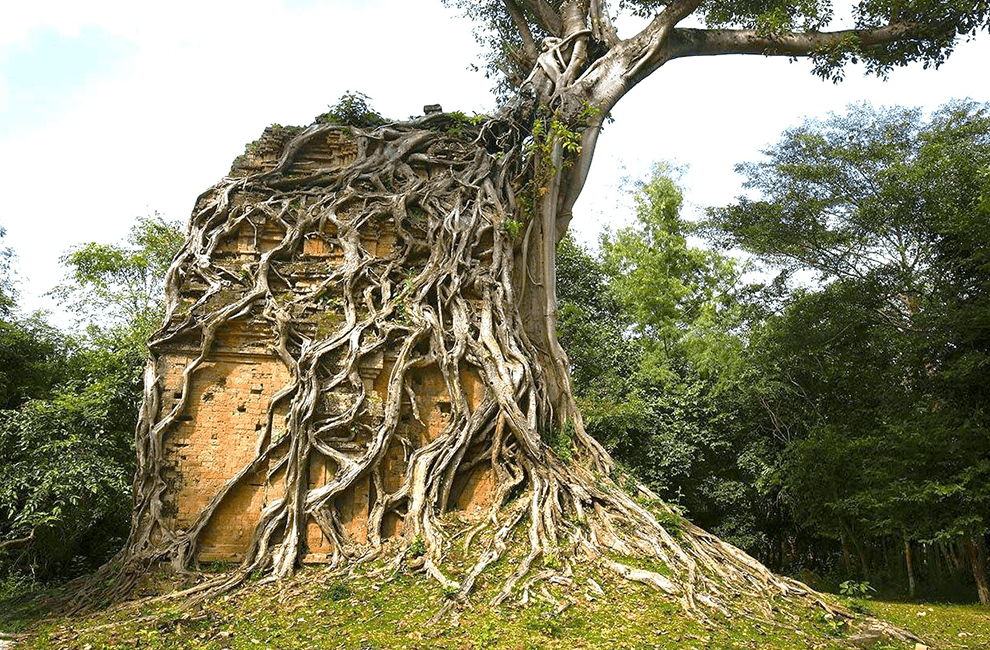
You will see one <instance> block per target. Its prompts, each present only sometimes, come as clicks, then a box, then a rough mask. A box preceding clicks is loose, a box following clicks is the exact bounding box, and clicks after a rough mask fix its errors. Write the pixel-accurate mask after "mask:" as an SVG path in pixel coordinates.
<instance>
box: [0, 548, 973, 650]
mask: <svg viewBox="0 0 990 650" xmlns="http://www.w3.org/2000/svg"><path fill="white" fill-rule="evenodd" d="M215 568H218V569H223V568H224V567H215ZM570 579H571V583H570V584H544V585H540V584H536V585H534V586H533V587H532V588H531V589H530V590H528V593H527V594H526V595H525V596H524V595H523V594H522V593H520V594H519V597H518V598H515V599H513V600H512V601H510V602H509V603H507V604H504V605H501V606H497V607H492V606H490V605H488V604H487V603H488V600H489V599H490V598H491V597H492V596H493V595H494V594H495V593H497V591H498V589H499V588H500V585H501V581H500V580H499V579H498V576H493V578H492V579H489V580H488V581H487V582H486V583H485V584H481V585H479V588H478V591H477V592H476V593H475V595H474V596H473V597H472V598H471V600H470V602H469V603H468V604H467V605H466V606H463V607H461V606H457V607H450V608H449V609H448V610H446V611H445V613H444V614H443V615H442V616H441V617H440V618H439V619H438V618H437V613H438V612H439V611H442V610H444V608H445V606H448V605H450V604H451V600H450V599H449V597H450V594H449V593H445V592H444V590H443V589H442V587H441V586H440V585H439V584H438V583H437V582H436V581H433V580H430V579H429V578H427V577H425V576H423V575H421V574H409V573H399V574H397V575H396V576H395V577H394V578H393V579H391V580H387V581H383V580H382V579H380V578H375V579H371V578H368V577H353V578H349V579H341V578H340V576H338V575H335V574H333V573H332V572H330V571H328V570H325V569H322V568H319V567H309V568H306V569H304V570H303V571H301V572H300V573H299V574H298V575H297V576H295V577H293V578H292V579H291V580H290V581H288V582H285V583H282V584H277V583H273V582H268V583H265V582H263V581H255V582H249V583H248V584H247V585H246V586H244V587H243V588H242V589H240V590H238V591H236V592H235V593H233V594H231V595H228V596H223V597H219V598H215V599H211V600H207V601H204V602H202V603H199V604H197V605H195V606H193V607H184V606H182V603H181V602H180V601H178V600H176V599H174V598H173V599H170V598H169V597H167V596H166V597H164V598H162V597H159V598H154V599H152V598H145V599H144V600H140V601H135V602H132V603H127V604H123V605H117V606H114V607H111V608H108V609H105V610H102V611H96V612H91V613H89V614H84V615H77V616H60V615H57V614H53V613H52V612H51V611H50V610H48V611H46V610H45V605H44V598H45V597H51V595H52V594H51V593H48V594H41V593H34V594H24V593H22V594H20V595H16V596H12V597H8V599H7V600H6V601H5V602H3V603H0V608H2V610H0V630H5V631H8V632H19V633H21V634H24V635H25V636H23V637H21V638H20V639H19V642H20V644H19V646H18V647H20V648H25V649H26V648H78V649H89V650H96V649H98V648H134V647H140V648H169V649H171V648H197V649H198V648H204V649H215V650H222V649H225V648H226V649H230V650H234V649H237V648H245V649H252V650H254V649H259V648H279V649H282V648H355V649H358V648H360V649H372V648H383V649H384V648H397V649H398V648H410V649H412V648H458V649H461V648H470V649H480V648H505V649H512V650H517V649H530V648H636V649H639V648H643V649H646V648H678V649H683V650H687V649H691V648H695V649H698V650H701V649H711V648H726V649H729V648H752V649H758V648H764V649H778V648H779V649H785V648H787V649H791V648H814V649H816V650H824V649H829V648H847V647H850V630H849V628H848V626H845V625H841V624H839V623H837V622H835V621H834V619H831V618H830V617H828V616H827V615H826V614H825V613H824V612H823V611H821V610H812V609H810V608H809V609H805V610H803V611H800V612H794V611H787V610H786V609H785V608H775V609H774V610H773V619H769V618H768V619H767V620H764V621H757V620H754V619H752V618H749V617H746V616H742V615H739V616H736V617H733V618H731V619H730V618H724V617H722V618H713V619H712V620H710V621H709V622H708V623H707V624H703V623H701V622H699V621H698V620H696V619H693V618H691V617H689V616H687V615H685V614H684V613H683V611H682V610H681V608H680V607H679V606H678V605H677V604H676V603H672V602H670V601H668V600H665V599H664V598H663V597H661V596H660V595H658V594H657V592H656V591H654V590H652V589H649V588H648V587H645V586H642V585H639V584H636V583H632V582H629V581H625V580H619V579H617V578H616V577H615V574H614V573H612V572H611V571H607V570H599V569H598V568H597V567H596V566H594V565H592V564H590V563H583V564H580V565H578V567H577V570H576V571H575V573H574V574H573V576H571V578H570ZM174 586H175V585H174V583H170V582H169V581H167V580H165V579H164V578H162V579H159V580H157V581H150V582H149V584H148V585H146V587H145V588H146V590H153V589H156V588H157V589H169V588H173V587H174ZM146 593H147V591H146ZM521 599H525V600H526V601H527V602H525V603H523V602H520V600H521ZM782 604H783V603H782ZM844 604H845V605H846V606H848V605H850V604H852V605H854V609H863V608H865V609H866V611H868V612H869V613H872V614H875V615H877V616H878V617H880V618H885V619H887V620H890V621H891V622H893V623H895V624H897V625H899V626H901V627H904V628H907V629H911V630H913V631H915V632H917V633H920V634H921V636H922V637H923V638H925V640H926V641H927V642H928V643H930V647H931V648H990V612H988V611H987V610H986V609H985V608H979V607H976V606H960V605H916V604H905V603H886V602H859V603H850V602H849V601H846V602H845V603H844ZM45 616H51V618H47V619H46V618H45ZM874 647H878V648H887V649H900V648H904V649H906V650H912V649H913V648H914V643H893V642H887V643H882V644H880V645H877V646H874Z"/></svg>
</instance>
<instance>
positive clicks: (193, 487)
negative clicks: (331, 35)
mask: <svg viewBox="0 0 990 650" xmlns="http://www.w3.org/2000/svg"><path fill="white" fill-rule="evenodd" d="M285 137H286V135H285V134H284V133H281V132H280V130H279V129H274V128H273V129H268V130H266V132H265V135H264V136H263V137H262V138H261V140H259V141H258V142H257V143H255V144H254V145H253V146H252V147H250V148H249V153H248V154H246V155H245V156H242V157H240V158H239V159H238V160H237V161H235V164H234V168H233V170H232V174H233V175H239V174H244V173H247V172H253V171H258V170H261V169H264V168H265V167H266V166H271V165H273V164H274V162H275V156H276V155H277V152H279V151H281V147H282V140H283V139H285ZM354 151H355V150H354V145H353V143H352V142H349V141H348V139H347V137H346V133H345V130H344V129H341V130H340V131H339V132H331V133H330V135H329V136H327V138H326V140H325V141H320V142H315V143H314V144H313V146H312V147H311V148H310V149H308V150H307V151H305V152H304V154H303V155H302V156H300V158H299V160H298V161H297V162H296V163H295V165H294V169H295V170H296V171H297V172H298V173H300V174H305V173H308V172H309V171H310V170H312V169H313V168H315V167H317V166H320V165H324V166H325V165H336V164H346V163H347V162H349V161H350V160H351V159H353V156H354ZM259 214H260V213H259ZM284 235H285V231H284V229H283V228H282V227H280V226H279V225H278V224H277V223H271V222H270V221H269V220H267V219H265V218H263V217H261V216H258V217H257V218H254V217H252V219H251V220H250V221H249V222H247V223H243V224H241V225H240V227H238V228H235V229H231V230H230V232H229V233H227V235H226V237H225V238H224V239H223V240H222V241H220V242H219V245H218V246H217V248H216V253H215V259H214V260H213V261H214V263H215V264H217V265H218V266H220V267H222V268H224V269H226V270H227V271H229V272H230V273H232V274H237V273H241V272H243V271H242V269H243V268H244V265H245V263H246V262H251V261H257V260H258V259H259V258H260V256H261V255H262V254H263V253H266V252H268V251H272V250H273V249H275V248H277V247H278V246H279V244H280V242H281V240H282V238H283V237H284ZM335 235H336V233H335V232H334V230H333V226H332V225H330V226H327V227H326V228H325V229H324V231H323V232H314V233H310V234H308V235H307V237H306V238H305V240H304V241H303V242H302V243H301V246H300V249H299V250H298V251H295V252H294V254H293V255H291V257H289V258H288V259H287V260H286V261H284V262H276V263H277V264H281V266H280V267H279V274H280V275H281V276H282V277H283V278H285V281H286V286H285V287H283V288H282V290H283V291H284V293H285V295H286V296H287V298H289V299H291V298H292V297H293V296H299V295H303V294H305V293H307V292H309V291H311V290H312V289H313V287H316V286H318V285H319V284H320V283H321V282H323V281H324V280H326V278H327V277H328V276H329V274H330V270H332V269H333V268H334V267H335V266H337V265H340V264H342V263H343V261H344V260H343V252H342V250H341V248H340V245H339V242H336V240H335ZM398 243H399V242H397V237H396V235H395V232H394V226H390V221H389V219H388V218H387V217H383V218H381V219H379V220H373V221H371V222H369V224H368V225H367V227H365V228H362V231H361V237H360V245H361V247H362V249H363V250H364V251H366V252H367V253H368V254H370V255H376V256H379V257H386V256H388V255H389V254H390V252H391V251H392V250H393V247H394V246H396V245H398ZM181 293H182V297H183V301H184V304H185V305H186V308H187V309H197V310H200V312H202V313H208V312H209V311H210V310H216V309H220V308H223V307H224V306H225V305H226V304H229V303H231V302H233V299H234V298H235V296H232V295H227V294H225V292H223V291H219V292H217V291H214V292H212V293H209V291H208V288H207V287H205V286H197V285H194V284H189V283H187V284H185V285H183V286H182V289H181ZM207 295H209V296H210V297H209V298H207V299H206V300H205V302H204V301H202V300H201V298H203V297H204V296H207ZM300 309H301V311H300V312H299V313H298V314H294V316H295V317H297V319H298V327H299V330H300V331H301V332H303V333H304V334H305V335H306V336H309V337H312V338H313V339H314V340H317V339H320V338H321V337H326V336H331V335H332V334H333V332H334V330H335V329H336V327H337V326H338V325H340V324H341V323H342V320H343V315H342V313H341V311H340V306H339V305H338V304H335V301H334V300H332V299H330V300H328V301H326V302H325V303H321V304H319V305H313V304H308V305H302V306H301V307H300ZM187 313H188V312H187ZM174 317H175V318H183V317H185V314H183V313H178V314H176V315H175V316H174ZM276 345H277V341H276V335H275V331H274V329H273V326H272V324H271V321H270V319H268V318H265V317H264V315H263V314H258V313H255V312H248V313H245V314H243V315H241V316H240V317H238V318H236V319H235V320H233V321H232V322H231V323H230V324H229V325H227V326H225V327H224V328H222V329H221V330H220V331H218V332H217V335H216V339H215V341H214V343H213V345H212V346H211V347H210V349H209V351H208V353H207V355H206V356H205V358H204V361H203V363H201V364H200V365H199V366H198V367H197V368H196V369H195V371H194V372H193V375H192V377H191V382H190V384H189V393H190V394H189V395H187V396H184V395H183V394H182V385H183V382H182V379H183V376H182V375H183V371H184V369H185V368H186V367H187V366H188V364H189V363H190V362H191V361H192V360H193V358H194V355H195V354H198V346H199V341H190V342H189V345H188V346H185V347H184V346H182V345H173V346H172V347H170V348H167V349H166V350H165V353H164V354H163V355H162V356H161V357H160V361H159V367H158V373H159V376H160V380H161V382H162V384H163V386H164V388H165V390H164V396H165V399H164V400H163V403H162V404H161V407H160V408H161V412H162V413H165V412H168V411H170V410H171V409H173V408H175V407H176V406H181V407H182V414H181V416H180V417H179V418H178V421H177V423H176V424H175V425H174V426H173V427H172V429H171V430H169V431H168V432H167V434H166V436H165V438H164V444H165V450H166V452H165V454H166V470H165V474H166V482H167V485H168V490H167V493H166V494H165V495H164V497H163V503H164V508H165V514H166V516H167V518H168V520H169V524H170V526H171V527H172V528H173V529H175V530H188V529H190V528H191V527H194V526H203V532H202V535H201V536H200V543H199V545H198V554H197V557H198V558H199V560H201V561H211V560H221V561H238V560H240V559H242V558H243V556H244V553H245V551H246V550H247V548H248V546H249V544H250V542H251V538H252V535H253V533H254V531H255V527H256V525H257V524H258V522H259V520H260V517H261V513H262V510H263V509H264V508H265V507H266V505H268V504H270V503H271V502H273V501H274V500H277V499H280V498H282V496H283V491H284V469H282V468H281V467H279V466H277V463H276V466H274V467H272V466H269V464H268V463H255V462H254V459H255V458H256V456H257V454H258V452H259V450H260V449H261V448H262V446H263V445H266V444H267V443H268V441H269V439H271V440H277V439H278V437H279V436H281V435H283V434H284V432H285V428H286V418H287V416H288V413H287V406H286V405H287V404H288V402H289V400H288V399H286V396H287V395H288V394H289V392H290V391H291V390H292V382H293V376H292V372H291V371H290V369H289V368H288V367H287V366H286V365H285V364H284V363H283V362H282V360H281V359H280V358H279V357H278V356H277V355H276V353H275V351H274V348H275V346H276ZM393 360H394V357H391V356H390V355H389V354H388V353H385V354H382V355H378V356H377V357H376V358H374V359H371V360H365V362H364V363H363V365H362V367H361V372H360V374H361V381H362V382H363V383H364V385H365V389H366V390H367V392H368V394H369V395H372V396H373V397H372V398H371V402H372V407H371V409H370V411H371V412H370V413H368V414H366V415H365V416H364V419H365V420H366V422H364V424H367V425H368V427H374V426H375V425H376V422H375V417H376V414H375V405H376V404H377V405H378V410H379V411H380V410H381V409H380V405H381V404H382V403H383V401H384V400H385V399H386V398H387V385H388V379H389V375H390V372H391V366H392V364H393ZM465 376H466V378H467V379H466V380H465V385H464V387H463V388H464V389H465V391H466V393H467V395H468V396H469V401H471V402H472V403H473V404H478V403H479V402H480V401H481V399H482V397H483V395H482V392H483V390H484V389H483V387H482V385H481V382H480V380H479V378H478V377H477V376H476V375H473V374H471V373H465ZM411 384H412V388H413V391H414V392H415V395H416V404H415V407H416V408H415V409H412V408H409V409H403V412H404V413H411V412H416V413H418V415H419V418H418V419H417V418H415V417H408V418H406V419H404V420H403V421H402V422H401V424H400V432H401V434H402V437H403V438H405V440H407V441H408V442H409V443H410V444H411V445H413V446H414V447H419V446H421V445H424V444H426V443H428V442H429V441H431V440H433V439H435V438H436V437H437V436H438V435H440V434H441V432H442V431H443V430H444V427H445V426H446V425H447V423H448V421H449V414H450V410H451V409H450V401H449V399H450V398H449V395H448V393H447V387H446V385H445V384H444V382H443V380H442V376H441V374H440V373H439V371H438V370H437V369H436V368H430V367H426V368H420V369H416V370H415V371H413V373H412V375H411ZM375 396H377V397H375ZM183 398H185V399H184V400H183ZM349 399H350V396H349V395H348V394H346V392H345V393H342V394H340V395H339V396H337V397H336V398H335V399H330V400H326V401H327V403H324V404H320V405H319V408H320V409H322V411H323V412H324V413H334V412H340V411H341V410H343V409H346V408H348V407H349V406H350V401H349ZM406 399H407V400H408V397H407V398H406ZM376 400H377V402H376ZM378 415H380V413H379V414H378ZM269 436H270V438H269ZM368 439H370V435H369V433H368V432H367V431H365V430H363V429H361V430H356V431H354V437H353V440H352V441H351V443H349V444H352V445H353V446H354V447H355V448H359V447H360V445H361V443H362V442H365V441H367V440H368ZM411 451H412V450H411V449H410V448H408V447H407V445H405V444H404V443H403V442H401V441H400V440H398V439H395V440H393V441H392V443H391V446H390V448H389V449H388V451H387V454H386V460H385V461H384V466H383V472H382V477H383V479H382V480H383V486H382V487H383V489H385V490H387V491H394V490H395V489H396V488H398V487H399V485H400V484H401V481H402V478H403V476H404V473H405V471H406V467H407V461H408V459H409V455H410V453H411ZM336 469H337V468H336V467H335V466H334V463H333V461H331V460H329V459H325V458H322V457H319V456H317V455H315V454H314V456H313V457H312V459H311V461H310V464H309V486H310V488H311V489H317V488H319V487H321V486H323V485H326V484H327V483H328V481H331V480H332V479H333V476H334V473H335V472H336ZM235 479H236V480H235ZM374 489H375V486H374V481H373V480H372V478H371V477H370V476H369V477H365V478H364V479H362V480H360V481H358V482H357V483H356V485H355V486H354V487H353V488H352V489H350V490H348V491H346V492H345V493H343V494H341V495H339V496H338V497H337V498H336V499H335V502H334V505H335V507H336V513H337V519H338V522H339V532H340V534H341V535H342V536H343V538H344V539H345V541H346V542H349V543H351V544H358V545H360V544H365V543H367V541H368V529H367V518H368V514H369V512H368V509H369V497H370V495H371V494H372V490H374ZM491 490H492V480H491V472H490V467H489V466H487V465H484V464H482V465H479V466H477V467H476V468H474V469H473V470H472V471H470V472H465V473H464V474H463V475H459V476H457V477H456V478H455V480H454V484H453V486H452V489H451V495H452V497H451V501H452V503H453V504H455V506H456V508H457V509H459V510H460V511H461V516H462V517H465V518H477V517H479V516H481V515H482V513H483V512H485V511H486V509H487V507H488V506H489V505H490V499H491ZM214 500H219V504H220V505H219V507H218V508H217V510H216V512H215V513H214V514H213V516H212V517H210V518H209V520H208V521H200V520H199V517H200V513H201V512H202V511H203V510H204V507H205V506H206V505H207V504H208V503H210V502H211V501H214ZM401 532H402V522H401V520H400V519H399V517H397V516H396V515H390V516H389V517H388V518H386V519H385V521H384V525H383V534H384V535H386V536H388V535H398V534H401ZM306 544H307V547H308V548H307V553H306V555H305V557H304V559H305V560H306V561H309V562H323V561H327V560H328V559H329V558H328V555H327V554H328V551H329V549H330V547H329V544H328V543H327V540H326V538H325V536H324V533H323V531H322V530H321V528H320V526H318V525H317V523H316V522H315V521H312V520H311V521H310V522H309V526H308V530H307V535H306Z"/></svg>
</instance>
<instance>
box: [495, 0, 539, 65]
mask: <svg viewBox="0 0 990 650" xmlns="http://www.w3.org/2000/svg"><path fill="white" fill-rule="evenodd" d="M503 3H504V4H505V10H506V11H507V12H509V16H510V17H511V18H512V22H513V23H515V25H516V29H518V30H519V36H520V37H521V38H522V41H523V47H524V48H525V51H526V58H527V59H529V60H530V62H533V61H536V57H538V56H539V55H540V51H539V48H538V47H537V46H536V40H535V39H534V38H533V32H532V31H530V29H529V23H527V22H526V17H525V16H523V13H522V9H520V8H519V5H517V4H516V2H515V0H503Z"/></svg>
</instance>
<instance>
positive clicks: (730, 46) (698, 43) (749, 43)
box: [671, 23, 920, 58]
mask: <svg viewBox="0 0 990 650" xmlns="http://www.w3.org/2000/svg"><path fill="white" fill-rule="evenodd" d="M919 27H920V25H919V24H918V23H893V24H891V25H885V26H884V27H879V28H877V29H870V30H858V29H845V30H841V31H835V32H801V33H791V34H777V35H773V36H768V35H766V34H760V33H759V32H757V31H756V30H753V29H675V30H674V32H673V33H672V34H671V48H672V53H671V54H672V55H671V58H678V57H686V56H713V55H718V54H762V55H765V56H808V55H811V54H813V53H815V52H816V51H818V50H821V49H823V48H827V47H830V46H835V45H838V44H839V43H842V42H843V41H845V40H847V39H849V38H856V39H858V40H859V44H860V47H862V48H864V49H869V48H871V47H877V46H879V45H883V44H885V43H890V42H893V41H897V40H901V39H904V38H907V37H909V36H910V35H911V34H912V32H914V31H915V30H917V29H918V28H919Z"/></svg>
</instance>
